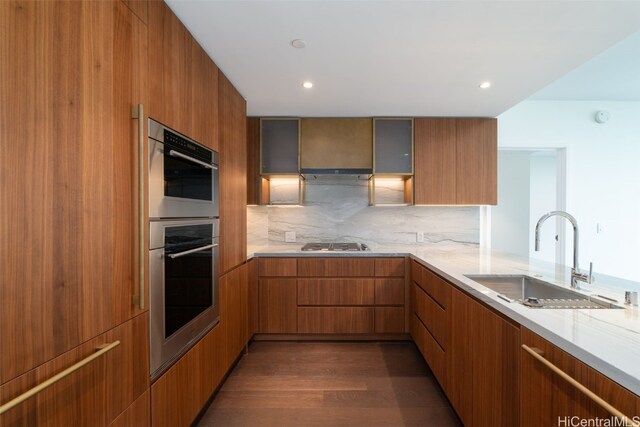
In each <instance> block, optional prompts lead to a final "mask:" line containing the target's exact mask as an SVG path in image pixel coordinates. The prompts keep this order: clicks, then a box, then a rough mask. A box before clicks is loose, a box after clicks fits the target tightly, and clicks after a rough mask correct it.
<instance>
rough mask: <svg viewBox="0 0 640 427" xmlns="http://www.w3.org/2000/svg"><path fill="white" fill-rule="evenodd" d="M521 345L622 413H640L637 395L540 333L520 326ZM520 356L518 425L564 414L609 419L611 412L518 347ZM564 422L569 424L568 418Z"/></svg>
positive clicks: (551, 422) (561, 417)
mask: <svg viewBox="0 0 640 427" xmlns="http://www.w3.org/2000/svg"><path fill="white" fill-rule="evenodd" d="M521 344H522V345H526V346H528V347H529V348H531V349H533V350H534V351H536V352H538V353H539V354H540V353H541V356H542V357H543V358H544V359H546V360H547V361H549V362H551V363H552V364H553V365H555V366H556V367H557V368H559V369H560V370H562V371H564V372H565V373H566V374H568V375H569V376H570V377H571V378H573V379H574V380H575V381H577V382H578V383H580V384H582V385H583V386H585V387H586V388H587V389H589V390H590V391H591V392H593V393H595V394H596V395H597V396H599V397H600V398H601V399H603V400H604V401H605V402H607V403H609V404H610V405H612V406H613V407H614V408H616V409H618V410H619V411H621V412H622V413H623V414H625V415H627V416H629V417H633V416H637V415H638V414H640V397H638V396H637V395H635V394H634V393H632V392H631V391H629V390H627V389H626V388H624V387H622V386H621V385H619V384H617V383H615V382H613V381H612V380H610V379H609V378H607V377H605V376H604V375H602V374H601V373H599V372H598V371H596V370H595V369H593V368H591V367H590V366H587V365H586V364H584V363H583V362H581V361H579V360H578V359H576V358H575V357H573V356H571V355H570V354H568V353H566V352H565V351H563V350H561V349H560V348H558V347H557V346H555V345H553V344H552V343H550V342H549V341H547V340H545V339H544V338H542V337H540V336H539V335H537V334H535V333H533V332H531V331H530V330H528V329H526V328H522V336H521ZM519 355H520V361H521V367H520V368H521V369H520V378H521V387H522V391H521V394H520V425H521V426H523V427H526V426H532V427H533V426H541V425H557V424H559V421H561V420H562V421H564V420H566V419H567V418H565V417H574V416H575V417H579V419H582V420H594V419H596V418H600V419H601V420H604V419H610V418H611V414H609V413H608V412H607V411H605V410H604V409H602V408H601V407H600V406H599V405H597V404H596V403H595V402H594V401H593V400H591V399H589V398H588V397H587V396H586V395H585V394H583V393H582V392H581V391H579V390H578V389H577V388H576V387H575V386H574V385H572V384H571V383H569V382H568V381H567V380H566V379H564V378H562V377H561V376H560V375H558V374H556V373H554V372H553V371H552V370H551V369H550V368H549V367H548V366H546V365H544V364H543V363H542V362H541V361H539V360H537V359H536V358H534V356H532V355H531V354H529V353H528V352H526V351H525V350H524V349H522V348H521V349H519ZM565 424H566V425H569V421H566V422H565ZM612 425H613V424H612ZM620 425H623V424H620Z"/></svg>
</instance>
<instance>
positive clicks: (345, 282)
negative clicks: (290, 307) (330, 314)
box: [298, 279, 375, 305]
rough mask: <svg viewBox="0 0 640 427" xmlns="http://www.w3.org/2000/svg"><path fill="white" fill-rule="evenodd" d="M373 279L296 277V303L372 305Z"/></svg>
mask: <svg viewBox="0 0 640 427" xmlns="http://www.w3.org/2000/svg"><path fill="white" fill-rule="evenodd" d="M374 286H375V281H374V279H298V305H373V301H374Z"/></svg>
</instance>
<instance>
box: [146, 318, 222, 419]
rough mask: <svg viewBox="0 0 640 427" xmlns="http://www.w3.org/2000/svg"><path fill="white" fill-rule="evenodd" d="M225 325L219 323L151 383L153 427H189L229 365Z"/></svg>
mask: <svg viewBox="0 0 640 427" xmlns="http://www.w3.org/2000/svg"><path fill="white" fill-rule="evenodd" d="M223 328H224V326H223V325H222V323H220V324H218V325H216V326H215V327H214V328H213V329H212V330H211V331H209V332H208V333H207V335H205V337H204V338H203V339H201V340H200V341H199V342H198V343H196V344H195V345H194V346H193V347H192V348H191V349H190V350H189V351H187V352H186V353H185V354H184V355H183V356H182V357H181V358H180V359H179V360H178V361H177V362H176V363H175V364H174V365H173V366H171V367H170V368H169V369H168V370H167V371H166V372H165V373H164V374H162V376H160V377H159V378H158V379H157V380H156V381H155V382H154V383H153V384H152V385H151V420H152V425H153V426H154V427H158V426H160V427H175V426H189V425H191V423H192V422H193V420H194V419H195V417H196V416H197V415H198V413H199V412H200V410H201V409H202V407H203V406H204V404H205V403H206V402H207V400H208V399H209V397H210V396H211V394H212V393H213V391H214V390H215V388H216V387H217V386H218V384H219V382H220V380H221V378H222V376H223V375H224V373H226V371H227V368H228V367H224V364H223V363H224V360H225V359H226V357H225V355H224V353H223V352H222V351H221V349H224V348H225V344H224V343H223V342H222V341H221V340H223V339H224V331H223Z"/></svg>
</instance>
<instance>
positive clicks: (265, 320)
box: [258, 278, 298, 334]
mask: <svg viewBox="0 0 640 427" xmlns="http://www.w3.org/2000/svg"><path fill="white" fill-rule="evenodd" d="M258 288H259V291H258V292H259V301H258V310H259V312H260V315H259V317H260V332H262V333H265V334H281V333H285V334H286V333H289V334H295V333H296V332H297V331H298V314H297V310H298V302H297V297H296V293H297V288H296V279H281V278H278V279H262V278H261V279H260V280H259V283H258Z"/></svg>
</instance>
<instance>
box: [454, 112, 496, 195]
mask: <svg viewBox="0 0 640 427" xmlns="http://www.w3.org/2000/svg"><path fill="white" fill-rule="evenodd" d="M497 127H498V126H497V120H496V119H456V199H455V203H456V204H459V205H495V204H497V203H498V130H497Z"/></svg>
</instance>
